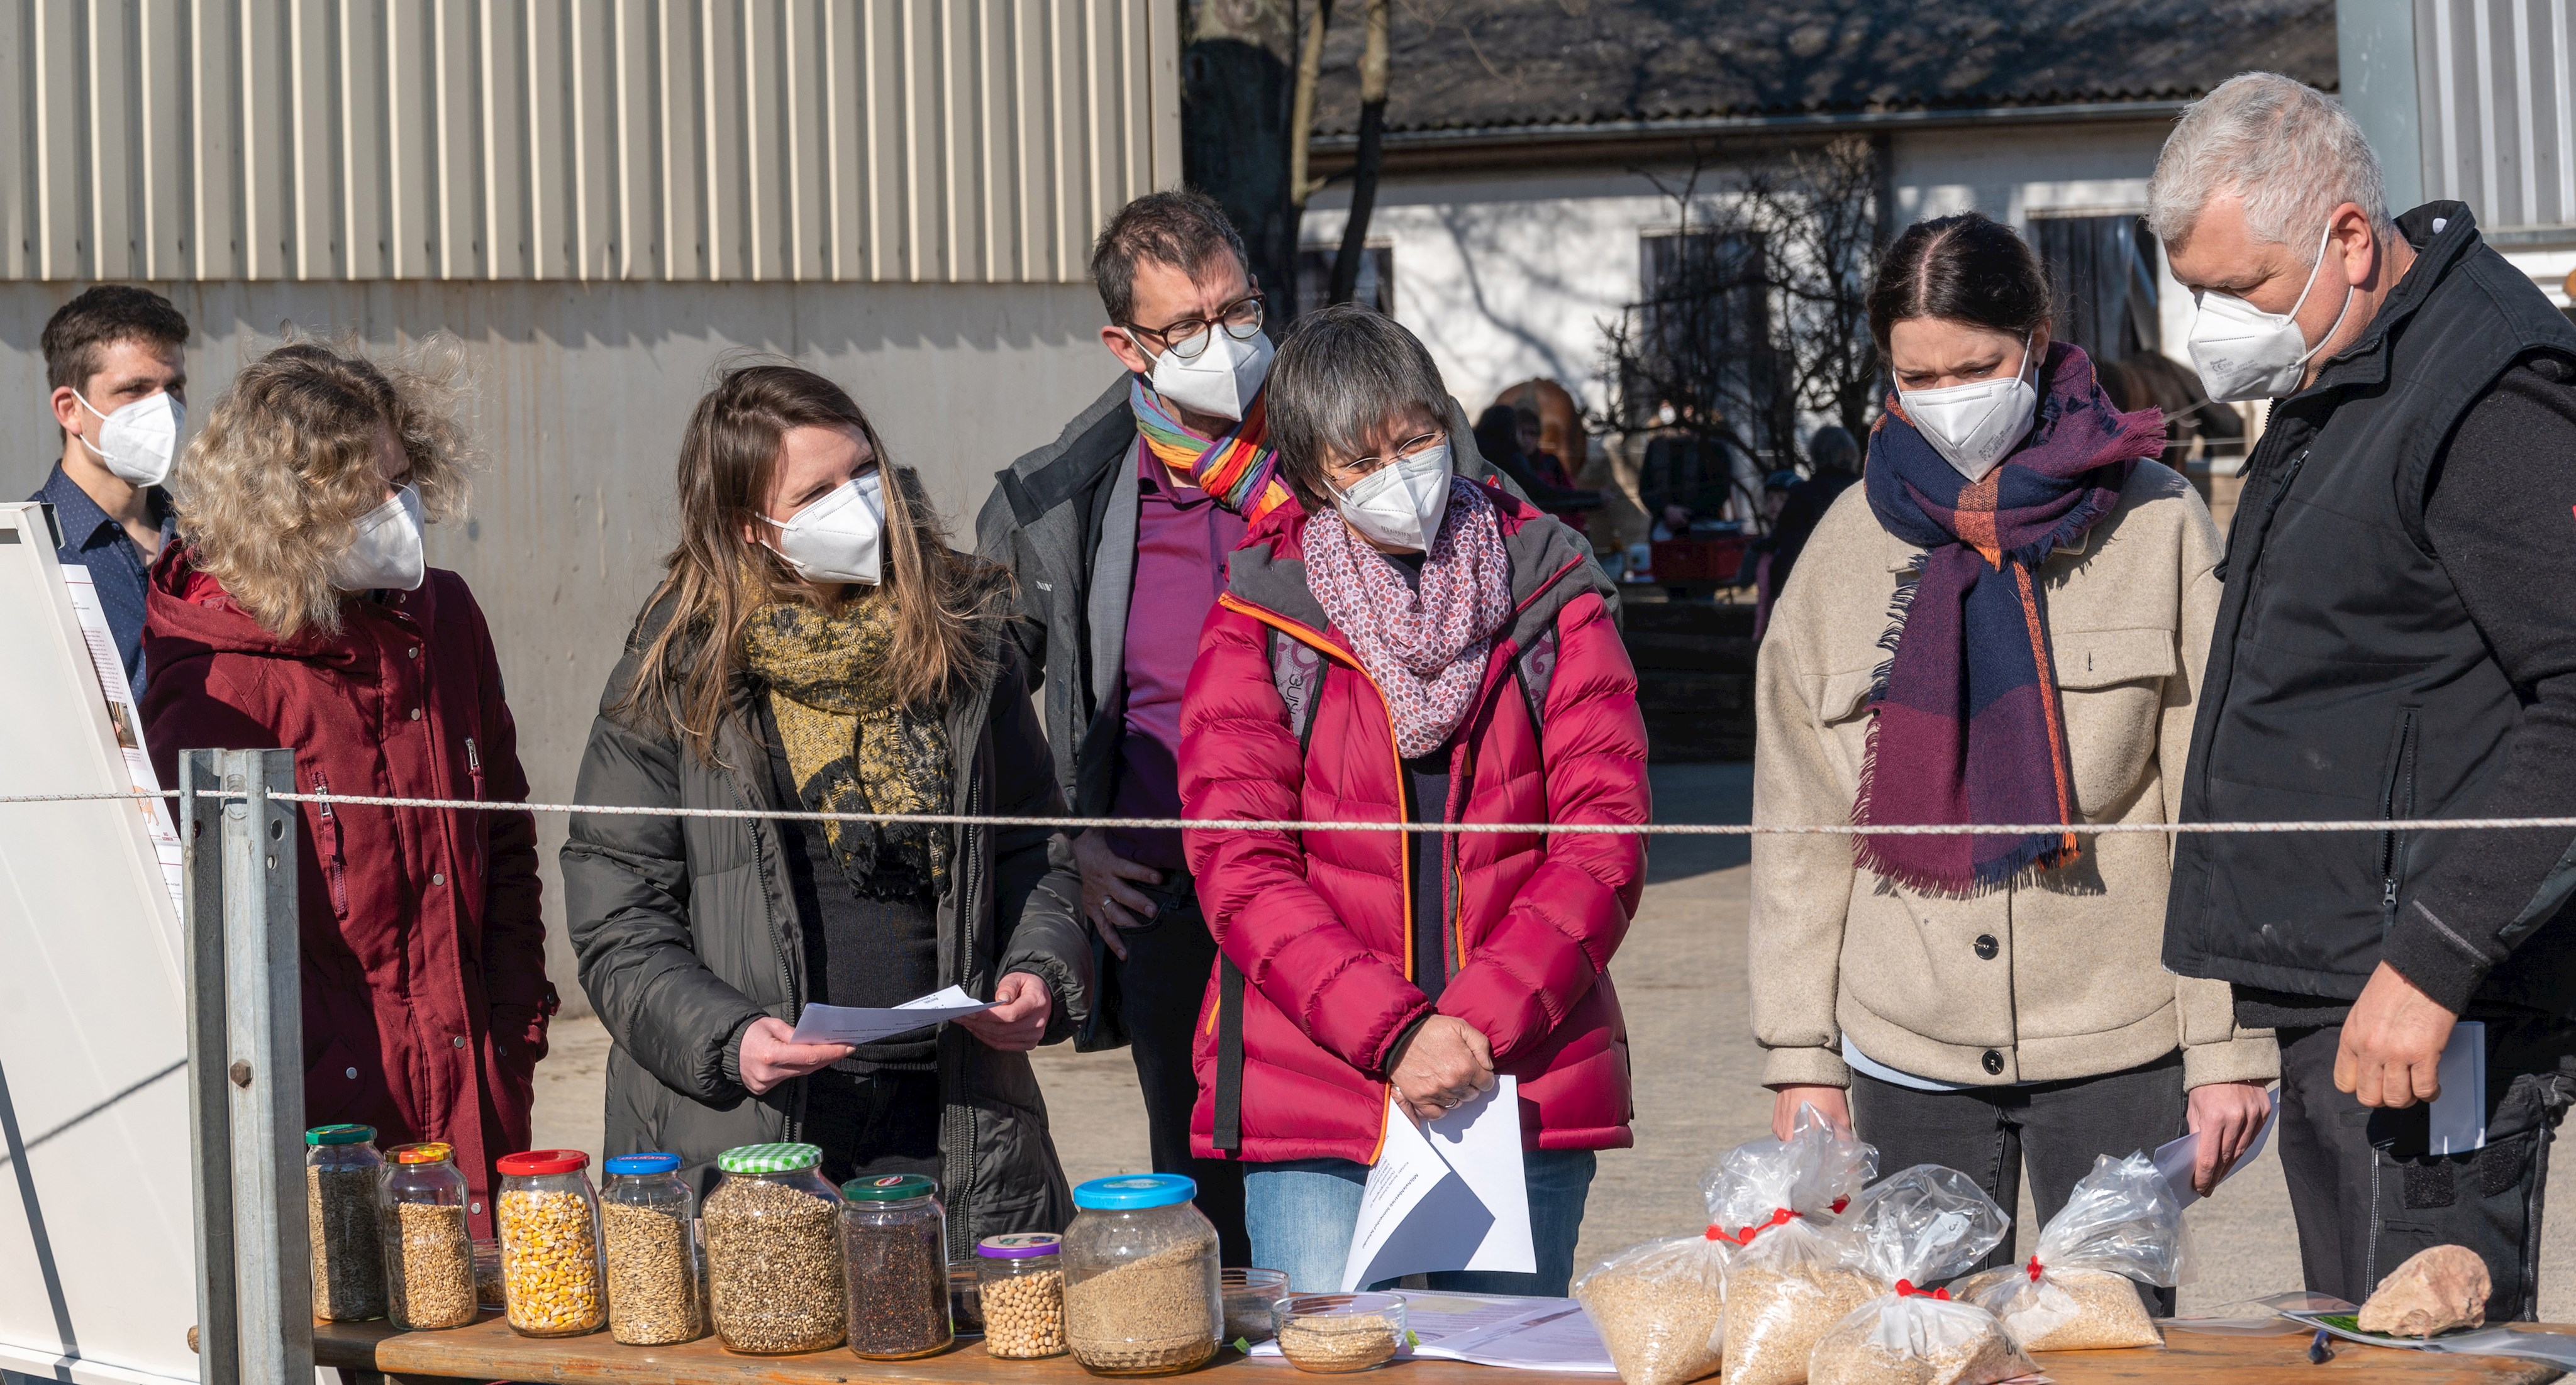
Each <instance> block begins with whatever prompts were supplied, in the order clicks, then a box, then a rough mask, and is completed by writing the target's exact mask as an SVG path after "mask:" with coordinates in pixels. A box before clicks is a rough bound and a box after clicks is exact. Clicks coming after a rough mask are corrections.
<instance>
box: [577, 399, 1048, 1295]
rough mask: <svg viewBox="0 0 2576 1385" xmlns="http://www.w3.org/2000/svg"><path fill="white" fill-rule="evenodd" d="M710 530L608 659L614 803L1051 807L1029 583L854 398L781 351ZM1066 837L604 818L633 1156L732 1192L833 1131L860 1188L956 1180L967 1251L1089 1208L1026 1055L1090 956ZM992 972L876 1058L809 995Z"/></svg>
mask: <svg viewBox="0 0 2576 1385" xmlns="http://www.w3.org/2000/svg"><path fill="white" fill-rule="evenodd" d="M679 523H680V542H679V545H678V547H676V548H674V549H673V550H672V552H671V555H670V557H669V558H668V559H667V560H666V566H667V568H668V575H667V576H666V577H665V578H664V579H663V581H662V584H661V586H660V587H659V588H658V589H657V590H656V591H655V592H654V593H653V595H652V597H651V599H650V600H648V601H647V602H646V603H645V607H644V611H643V614H642V615H641V616H640V617H639V618H638V619H637V622H636V626H635V630H634V632H633V634H632V635H631V636H630V637H629V639H628V642H627V652H626V657H625V658H624V660H623V661H622V662H620V664H619V665H618V668H617V671H616V672H615V673H614V674H612V675H611V676H610V679H609V685H608V690H607V693H606V694H605V696H604V697H603V699H602V701H601V709H600V714H599V718H598V720H597V721H596V722H595V723H594V724H593V726H592V729H591V736H590V745H589V748H588V751H587V753H586V754H585V755H584V757H583V760H582V769H581V781H580V787H579V790H578V796H579V797H580V799H581V801H582V802H584V803H595V804H602V805H643V806H652V807H667V808H736V809H740V808H749V809H754V810H757V811H764V812H785V813H797V812H817V813H896V814H902V813H917V814H943V813H957V814H975V815H982V816H990V815H1003V816H1046V815H1053V814H1056V813H1059V812H1061V811H1062V804H1061V798H1060V796H1059V795H1058V793H1057V791H1056V788H1055V782H1054V778H1053V775H1052V774H1051V773H1050V772H1049V767H1050V766H1051V765H1052V763H1053V761H1052V760H1051V759H1050V757H1049V756H1048V754H1047V748H1046V741H1045V738H1044V736H1043V734H1042V733H1041V732H1040V731H1039V728H1038V724H1037V718H1036V714H1035V712H1034V711H1033V710H1032V708H1031V705H1030V702H1029V685H1028V675H1027V672H1026V669H1025V666H1024V663H1023V661H1022V657H1021V655H1020V652H1019V649H1018V646H1017V645H1016V644H1015V642H1014V641H1013V640H1012V639H1011V638H1010V635H1011V631H1012V619H1011V616H1010V610H1011V605H1012V603H1011V600H1010V589H1009V582H1008V578H1007V577H1006V576H1004V575H1003V574H1001V573H1000V572H999V571H998V570H995V569H992V568H990V567H987V566H986V565H984V564H982V563H979V562H978V561H976V560H975V559H973V558H969V557H967V556H965V555H963V554H959V553H954V552H951V551H950V550H949V548H948V547H947V545H946V543H945V542H944V540H943V536H942V534H941V532H940V527H939V522H938V517H937V515H936V514H935V512H934V511H933V510H932V509H931V507H930V505H929V504H928V502H927V501H926V500H925V499H924V498H923V495H922V491H921V486H920V481H919V479H918V478H917V477H916V476H915V475H914V473H913V472H912V471H910V470H909V469H906V468H901V467H896V466H893V465H891V464H890V463H888V462H887V461H886V459H885V448H884V444H883V443H882V442H881V441H879V439H878V437H877V434H876V430H875V428H874V427H873V426H871V425H870V424H869V422H868V420H867V417H866V415H865V414H863V413H861V412H860V410H859V407H858V406H857V405H856V404H855V403H853V402H852V401H851V399H850V397H849V395H848V394H847V393H845V392H843V391H842V389H841V388H840V387H839V386H838V385H835V384H833V383H832V382H831V381H829V380H826V379H824V378H823V377H822V376H819V375H816V374H814V373H813V372H812V371H809V370H804V369H802V368H799V367H797V366H793V365H787V364H754V365H746V366H741V367H738V368H736V369H733V370H731V371H729V372H728V373H726V374H725V375H724V376H723V378H722V379H721V380H720V381H719V382H718V383H717V384H716V386H715V388H714V389H713V390H712V391H710V392H709V393H708V394H707V396H706V398H704V399H703V400H701V401H699V403H698V407H697V411H696V413H695V414H694V415H693V416H692V417H691V418H690V420H689V426H688V431H687V433H686V435H685V436H684V437H683V439H682V441H681V445H680V466H679ZM1046 842H1047V833H1046V832H1045V831H1044V830H1042V829H1036V828H1017V829H994V828H988V827H984V826H980V825H977V826H956V825H947V824H924V823H911V822H891V823H874V822H852V821H832V822H816V821H797V820H780V819H776V818H714V819H711V818H670V817H652V816H624V815H618V816H608V815H598V814H586V815H576V816H575V817H574V819H573V823H572V836H571V840H570V842H569V843H567V844H566V846H565V847H564V853H563V871H564V891H565V897H566V901H567V909H568V912H569V915H570V920H571V931H572V940H573V946H574V948H575V949H576V951H577V953H578V955H579V958H580V965H581V983H582V986H583V988H584V989H585V990H587V991H588V992H589V993H590V997H591V1002H592V1004H593V1005H595V1006H596V1007H597V1008H598V1010H599V1013H600V1016H601V1017H602V1018H603V1019H604V1020H605V1021H606V1022H607V1025H608V1029H609V1033H610V1036H611V1037H612V1038H613V1039H614V1040H615V1041H616V1049H615V1051H614V1052H613V1053H612V1054H611V1055H610V1057H609V1079H608V1118H607V1145H608V1152H609V1153H612V1154H622V1153H627V1152H632V1151H641V1150H666V1151H669V1152H672V1153H675V1154H678V1155H679V1156H680V1157H681V1159H682V1161H683V1162H684V1164H685V1165H686V1166H687V1168H688V1171H689V1173H690V1174H691V1175H692V1176H694V1177H697V1178H700V1179H701V1180H702V1181H703V1180H705V1179H706V1178H707V1177H708V1176H709V1174H710V1173H711V1169H712V1163H713V1160H714V1159H715V1156H716V1155H717V1154H719V1153H721V1152H722V1151H724V1150H726V1149H728V1148H731V1147H733V1146H736V1145H744V1144H757V1143H772V1142H796V1143H809V1144H813V1145H816V1146H819V1147H820V1149H821V1161H822V1168H823V1171H824V1174H825V1176H826V1177H828V1178H830V1179H832V1180H833V1181H834V1182H839V1181H841V1180H843V1179H847V1178H851V1177H855V1176H858V1175H861V1174H880V1173H922V1174H928V1175H930V1176H932V1177H934V1178H937V1179H938V1180H939V1181H940V1186H941V1189H942V1191H943V1193H944V1195H945V1197H946V1202H947V1208H948V1213H949V1218H950V1239H951V1245H950V1249H951V1251H952V1252H958V1251H960V1250H962V1248H963V1246H964V1245H965V1244H967V1243H969V1241H971V1238H974V1237H980V1236H984V1235H988V1234H992V1233H996V1232H1004V1231H1024V1230H1052V1229H1055V1228H1057V1227H1059V1226H1060V1225H1061V1224H1062V1222H1063V1221H1064V1219H1065V1217H1066V1215H1067V1214H1068V1212H1069V1210H1070V1208H1069V1203H1068V1199H1067V1195H1066V1190H1065V1183H1064V1176H1063V1174H1062V1172H1061V1171H1060V1170H1059V1169H1058V1167H1057V1163H1056V1158H1055V1151H1054V1148H1053V1146H1052V1144H1051V1143H1050V1141H1049V1139H1048V1136H1047V1130H1046V1115H1045V1107H1044V1105H1043V1103H1042V1102H1041V1101H1040V1099H1039V1095H1038V1087H1037V1081H1036V1078H1035V1076H1034V1074H1033V1073H1032V1072H1031V1071H1030V1068H1029V1063H1028V1059H1027V1057H1026V1053H1027V1050H1029V1049H1031V1048H1034V1047H1035V1046H1037V1045H1038V1044H1039V1043H1041V1042H1046V1041H1050V1040H1054V1039H1058V1038H1061V1037H1063V1036H1065V1035H1067V1034H1070V1033H1071V1032H1072V1031H1073V1026H1074V1024H1075V1023H1076V1022H1077V1021H1078V1020H1079V1019H1080V1017H1081V1016H1080V1011H1081V1010H1082V1009H1083V1007H1084V1006H1085V1005H1086V1004H1087V992H1088V985H1089V967H1090V961H1089V958H1090V952H1089V948H1088V945H1087V943H1086V940H1085V939H1084V937H1083V935H1082V933H1081V931H1080V927H1079V924H1078V922H1077V921H1076V915H1075V913H1074V906H1073V903H1072V901H1073V900H1074V899H1075V898H1076V897H1077V896H1076V893H1075V887H1074V885H1073V883H1072V878H1071V877H1070V876H1069V875H1068V876H1066V877H1064V878H1063V879H1061V880H1056V879H1051V878H1050V877H1049V875H1048V864H1047V847H1046ZM951 985H956V986H963V987H964V988H966V990H967V991H968V992H970V993H971V994H974V995H976V996H977V997H979V998H983V999H989V1000H992V1001H994V1002H996V1005H995V1008H993V1009H991V1010H988V1011H985V1012H983V1013H981V1014H977V1015H971V1016H968V1017H967V1018H965V1019H963V1020H960V1021H957V1022H956V1023H954V1024H946V1025H940V1026H937V1027H936V1028H924V1029H921V1030H916V1031H914V1032H912V1033H909V1034H900V1035H895V1036H893V1037H891V1038H888V1039H884V1040H880V1041H877V1042H874V1043H868V1044H862V1045H859V1046H856V1047H851V1046H849V1045H843V1044H807V1043H797V1042H795V1041H794V1039H793V1037H792V1036H793V1031H794V1027H795V1024H796V1021H797V1019H798V1017H799V1015H800V1014H801V1012H802V1011H803V1009H804V1007H805V1006H806V1005H807V1004H809V1003H817V1002H820V1003H828V1004H833V1005H844V1006H869V1007H885V1006H892V1005H898V1004H901V1003H902V1002H904V1001H908V1000H912V999H914V998H916V997H919V996H923V995H927V994H929V993H931V992H934V991H938V990H940V989H942V988H944V987H947V986H951Z"/></svg>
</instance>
